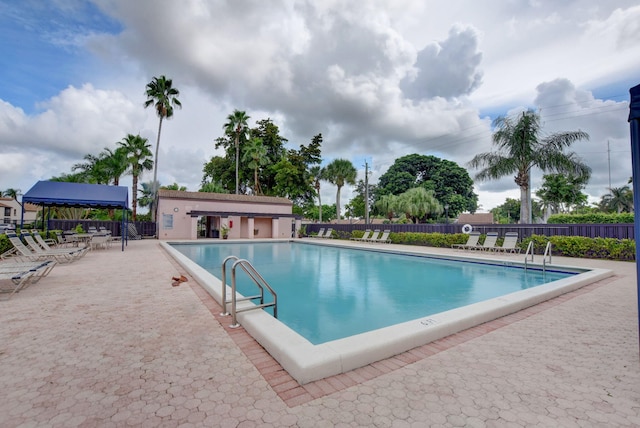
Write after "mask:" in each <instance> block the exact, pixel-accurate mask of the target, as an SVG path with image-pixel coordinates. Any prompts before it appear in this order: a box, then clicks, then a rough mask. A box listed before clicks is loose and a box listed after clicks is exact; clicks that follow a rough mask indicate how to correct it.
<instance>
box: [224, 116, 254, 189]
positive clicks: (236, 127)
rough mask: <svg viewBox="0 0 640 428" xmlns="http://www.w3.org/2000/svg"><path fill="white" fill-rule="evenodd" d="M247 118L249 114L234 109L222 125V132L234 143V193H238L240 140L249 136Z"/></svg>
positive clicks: (244, 139)
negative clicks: (231, 138) (230, 137)
mask: <svg viewBox="0 0 640 428" xmlns="http://www.w3.org/2000/svg"><path fill="white" fill-rule="evenodd" d="M249 119H250V116H247V113H246V112H244V111H240V110H238V109H236V110H234V111H233V113H231V114H230V115H229V116H227V123H225V124H224V125H223V128H224V132H225V133H226V134H227V135H230V136H233V138H234V142H235V145H236V195H237V194H238V193H239V191H238V189H239V179H238V161H239V159H240V140H241V139H242V140H243V141H246V140H247V139H248V138H249V125H247V121H248V120H249Z"/></svg>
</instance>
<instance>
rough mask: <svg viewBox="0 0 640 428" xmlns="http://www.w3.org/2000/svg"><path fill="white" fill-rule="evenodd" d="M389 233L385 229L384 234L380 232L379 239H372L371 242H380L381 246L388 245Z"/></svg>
mask: <svg viewBox="0 0 640 428" xmlns="http://www.w3.org/2000/svg"><path fill="white" fill-rule="evenodd" d="M390 233H391V231H390V230H389V229H386V230H385V231H384V232H382V235H380V237H378V238H375V239H372V240H371V242H382V243H383V244H389V243H390V242H391V240H390V239H389V234H390Z"/></svg>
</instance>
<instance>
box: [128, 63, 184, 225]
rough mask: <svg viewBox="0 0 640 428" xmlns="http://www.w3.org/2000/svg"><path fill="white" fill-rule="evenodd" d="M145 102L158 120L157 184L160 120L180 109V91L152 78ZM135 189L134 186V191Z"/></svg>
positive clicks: (155, 176)
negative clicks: (176, 108)
mask: <svg viewBox="0 0 640 428" xmlns="http://www.w3.org/2000/svg"><path fill="white" fill-rule="evenodd" d="M146 95H147V101H145V103H144V108H147V107H149V106H150V105H153V106H154V107H155V109H156V114H157V115H158V117H159V118H160V121H159V123H158V138H157V140H156V155H155V157H154V158H153V159H154V161H155V162H154V167H153V183H154V184H155V183H157V182H158V149H159V148H160V133H161V132H162V120H163V119H164V118H167V119H169V118H171V117H172V116H173V108H174V106H176V107H182V104H181V103H180V100H178V97H179V96H180V91H178V90H177V89H176V88H174V87H173V81H172V80H171V79H167V78H166V77H165V76H160V77H154V78H153V80H152V81H151V82H149V83H147V89H146ZM135 188H136V187H135V186H134V189H135ZM153 191H154V198H155V193H156V192H157V191H158V189H157V188H154V189H153ZM151 219H152V220H153V221H155V219H156V212H155V209H154V210H153V211H152V212H151Z"/></svg>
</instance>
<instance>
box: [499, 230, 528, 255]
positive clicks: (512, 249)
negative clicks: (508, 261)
mask: <svg viewBox="0 0 640 428" xmlns="http://www.w3.org/2000/svg"><path fill="white" fill-rule="evenodd" d="M517 245H518V232H507V233H505V234H504V241H503V242H502V246H501V247H493V249H492V250H493V251H495V252H503V253H510V254H514V253H519V252H520V251H521V250H520V247H518V246H517Z"/></svg>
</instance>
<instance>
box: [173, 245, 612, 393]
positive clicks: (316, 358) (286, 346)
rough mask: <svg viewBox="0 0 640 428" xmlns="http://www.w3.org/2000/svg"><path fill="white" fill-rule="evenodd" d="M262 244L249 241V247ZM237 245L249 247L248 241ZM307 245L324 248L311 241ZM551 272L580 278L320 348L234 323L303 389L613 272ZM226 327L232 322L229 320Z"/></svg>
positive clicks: (292, 335) (215, 283) (188, 265)
mask: <svg viewBox="0 0 640 428" xmlns="http://www.w3.org/2000/svg"><path fill="white" fill-rule="evenodd" d="M261 241H262V240H252V241H251V242H261ZM290 241H292V240H290V239H285V240H268V242H290ZM241 242H244V243H249V242H247V241H246V240H243V241H241ZM198 243H204V242H198ZM208 243H211V244H224V243H223V242H219V243H218V242H211V241H209V242H208ZM305 243H306V242H305ZM171 244H194V241H167V242H161V246H162V247H163V248H164V249H165V250H166V251H167V252H168V254H170V255H171V256H172V257H173V258H174V259H175V260H176V261H177V262H178V263H179V264H180V265H181V266H182V267H183V268H184V269H185V270H187V272H189V274H190V275H191V276H192V277H194V278H195V279H196V280H197V281H198V282H199V283H200V284H201V286H202V287H203V288H204V289H205V290H206V291H207V293H208V294H210V295H211V296H212V297H213V298H214V299H215V300H216V301H217V302H218V303H220V302H221V289H222V282H221V281H220V279H218V278H216V277H215V276H213V275H212V274H211V273H209V272H208V271H207V270H205V269H204V268H202V267H200V266H199V265H197V264H196V263H195V262H193V261H191V260H190V259H189V258H187V257H186V256H184V255H183V254H182V253H180V252H179V251H177V250H176V249H175V248H173V247H172V245H171ZM310 244H312V245H322V243H315V242H313V243H310ZM331 245H332V246H336V245H338V246H340V244H339V243H338V242H332V243H331ZM344 247H345V248H352V249H353V248H359V249H365V250H374V251H384V252H391V253H400V254H410V255H416V256H422V257H432V258H438V259H446V260H461V261H470V262H478V263H484V264H499V265H505V264H508V265H510V266H523V265H524V263H523V262H518V261H512V260H509V261H505V260H498V259H496V260H492V259H486V258H477V257H472V256H469V255H464V256H457V255H442V254H431V253H425V252H417V251H415V252H414V251H411V250H407V249H402V250H398V249H389V248H384V249H383V248H380V247H375V248H374V247H366V248H363V247H354V246H352V245H344ZM529 266H530V267H531V268H532V269H542V265H540V264H535V263H533V264H530V265H529ZM553 270H554V271H555V270H565V271H578V272H582V273H580V274H578V275H576V276H573V277H570V278H564V279H560V280H557V281H554V282H551V283H548V284H544V285H540V286H537V287H534V288H529V289H526V290H521V291H517V292H515V293H510V294H507V295H505V296H501V297H497V298H493V299H489V300H486V301H483V302H478V303H474V304H471V305H467V306H464V307H461V308H456V309H452V310H449V311H445V312H441V313H439V314H435V315H430V316H425V317H421V318H418V319H415V320H411V321H407V322H403V323H400V324H396V325H393V326H389V327H384V328H381V329H378V330H373V331H370V332H366V333H362V334H358V335H355V336H351V337H347V338H343V339H338V340H334V341H331V342H326V343H323V344H320V345H313V344H311V343H310V342H309V341H308V340H306V339H305V338H303V337H302V336H301V335H299V334H298V333H296V332H295V331H293V330H291V329H290V328H289V327H287V326H286V325H284V324H283V323H282V322H280V321H278V320H277V319H275V318H273V317H272V316H271V315H269V314H267V313H266V312H264V311H250V312H242V313H238V314H237V318H238V322H239V323H240V324H241V325H242V327H244V329H245V330H246V331H247V332H248V333H249V334H250V335H251V336H252V337H253V338H254V339H255V340H256V341H257V342H258V343H260V345H262V346H263V347H264V348H265V349H266V350H267V352H269V354H270V355H271V356H272V357H273V358H274V359H275V360H276V361H278V363H279V364H280V365H281V366H282V367H283V368H284V369H285V370H286V371H287V372H288V373H289V374H290V375H291V377H293V378H294V379H295V380H296V381H297V382H298V383H299V384H301V385H304V384H306V383H309V382H312V381H315V380H319V379H323V378H326V377H329V376H333V375H337V374H340V373H345V372H348V371H351V370H354V369H356V368H359V367H363V366H366V365H368V364H371V363H374V362H376V361H380V360H383V359H386V358H389V357H392V356H394V355H397V354H400V353H402V352H405V351H408V350H410V349H413V348H416V347H418V346H422V345H425V344H427V343H430V342H433V341H435V340H438V339H441V338H443V337H446V336H449V335H452V334H455V333H458V332H460V331H463V330H466V329H469V328H471V327H474V326H477V325H480V324H482V323H485V322H488V321H492V320H494V319H497V318H500V317H503V316H506V315H509V314H512V313H514V312H518V311H520V310H522V309H525V308H528V307H531V306H534V305H536V304H539V303H541V302H544V301H547V300H550V299H552V298H554V297H557V296H560V295H562V294H565V293H568V292H571V291H574V290H577V289H579V288H581V287H583V286H585V285H588V284H591V283H594V282H596V281H599V280H602V279H604V278H607V277H610V276H612V275H613V272H612V271H611V270H607V269H587V268H579V267H572V266H564V265H553ZM229 294H230V287H228V292H227V295H229ZM250 305H252V304H251V303H250V302H240V303H239V304H238V308H241V307H245V306H250ZM229 323H231V320H230V318H229Z"/></svg>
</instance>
